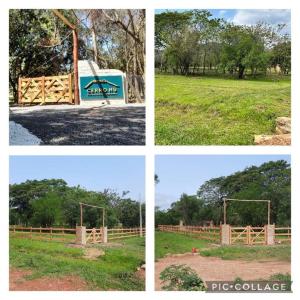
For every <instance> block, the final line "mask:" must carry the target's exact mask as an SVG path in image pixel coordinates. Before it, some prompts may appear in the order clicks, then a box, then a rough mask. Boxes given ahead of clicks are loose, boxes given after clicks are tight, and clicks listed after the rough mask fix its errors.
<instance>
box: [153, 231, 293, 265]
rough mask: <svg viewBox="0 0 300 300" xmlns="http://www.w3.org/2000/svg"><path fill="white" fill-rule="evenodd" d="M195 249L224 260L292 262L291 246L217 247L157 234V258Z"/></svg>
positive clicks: (172, 234)
mask: <svg viewBox="0 0 300 300" xmlns="http://www.w3.org/2000/svg"><path fill="white" fill-rule="evenodd" d="M193 247H194V248H197V249H199V250H200V252H201V256H213V257H220V258H222V259H231V260H234V259H239V260H256V261H264V260H279V261H290V260H291V245H276V246H220V247H216V246H215V245H212V244H210V243H209V242H207V241H205V240H200V239H195V238H192V237H190V236H186V235H182V234H178V233H171V232H159V231H157V232H156V233H155V257H156V258H162V257H164V256H165V255H166V254H179V253H185V252H191V250H192V248H193Z"/></svg>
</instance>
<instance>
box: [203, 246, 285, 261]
mask: <svg viewBox="0 0 300 300" xmlns="http://www.w3.org/2000/svg"><path fill="white" fill-rule="evenodd" d="M201 255H202V256H213V257H220V258H222V259H228V260H234V259H241V260H258V261H265V260H273V261H291V245H276V246H265V245H264V246H251V247H245V246H230V247H229V246H221V247H218V248H212V249H204V250H202V251H201Z"/></svg>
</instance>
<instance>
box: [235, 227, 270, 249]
mask: <svg viewBox="0 0 300 300" xmlns="http://www.w3.org/2000/svg"><path fill="white" fill-rule="evenodd" d="M266 241H267V236H266V228H265V227H252V226H246V227H232V226H231V227H230V244H231V245H237V244H244V245H258V244H266Z"/></svg>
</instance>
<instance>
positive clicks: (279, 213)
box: [155, 160, 291, 226]
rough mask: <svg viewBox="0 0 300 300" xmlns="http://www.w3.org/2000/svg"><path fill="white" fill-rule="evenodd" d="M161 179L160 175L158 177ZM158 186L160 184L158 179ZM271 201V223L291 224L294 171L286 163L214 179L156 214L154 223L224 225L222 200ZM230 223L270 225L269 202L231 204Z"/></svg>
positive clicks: (229, 211) (270, 164)
mask: <svg viewBox="0 0 300 300" xmlns="http://www.w3.org/2000/svg"><path fill="white" fill-rule="evenodd" d="M158 176H159V174H158ZM156 182H157V183H158V184H159V181H158V180H157V179H156ZM224 197H225V198H235V199H266V200H271V223H275V224H276V225H280V226H281V225H282V226H286V225H290V224H291V168H290V165H289V164H288V163H287V162H286V161H284V160H279V161H270V162H267V163H264V164H262V165H261V166H258V167H257V166H251V167H248V168H246V169H245V170H243V171H239V172H236V173H234V174H232V175H229V176H222V177H218V178H212V179H210V180H208V181H206V182H205V183H204V184H202V185H201V186H200V187H199V189H198V191H197V194H196V195H187V194H182V195H181V197H180V199H179V200H178V201H176V202H174V203H172V204H171V207H170V208H169V209H167V210H161V209H159V207H157V208H156V211H155V223H156V226H157V225H159V224H173V225H177V224H179V221H180V220H183V221H184V223H185V224H186V225H204V224H206V223H207V222H208V221H213V222H214V224H216V225H218V224H220V222H223V199H224ZM227 223H229V224H232V225H241V226H246V225H253V226H255V225H257V226H261V225H265V224H267V203H263V202H262V203H257V202H256V203H253V202H244V203H241V202H229V203H228V207H227Z"/></svg>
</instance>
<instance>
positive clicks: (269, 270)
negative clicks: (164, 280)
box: [155, 253, 291, 290]
mask: <svg viewBox="0 0 300 300" xmlns="http://www.w3.org/2000/svg"><path fill="white" fill-rule="evenodd" d="M172 264H177V265H180V264H186V265H188V266H189V267H191V268H192V269H194V270H195V271H196V272H197V274H198V275H199V276H200V278H201V279H202V280H204V281H231V280H235V279H236V278H237V277H239V278H242V279H243V280H261V279H268V278H269V277H270V276H272V275H274V274H278V273H282V274H286V273H290V272H291V264H290V262H286V261H243V260H222V259H221V258H218V257H203V256H201V255H199V254H191V253H186V254H184V255H180V256H178V255H171V256H167V257H164V258H162V259H159V260H158V261H157V262H156V263H155V287H156V290H161V280H160V279H159V274H160V273H161V272H162V271H163V270H164V269H165V268H166V267H168V266H169V265H172Z"/></svg>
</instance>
